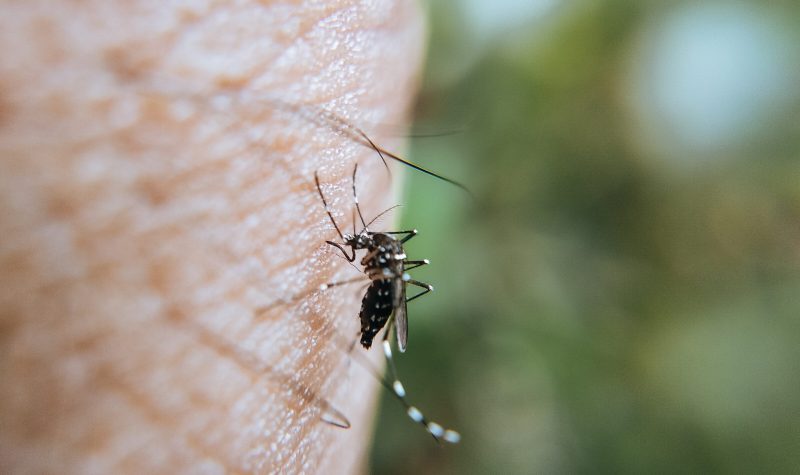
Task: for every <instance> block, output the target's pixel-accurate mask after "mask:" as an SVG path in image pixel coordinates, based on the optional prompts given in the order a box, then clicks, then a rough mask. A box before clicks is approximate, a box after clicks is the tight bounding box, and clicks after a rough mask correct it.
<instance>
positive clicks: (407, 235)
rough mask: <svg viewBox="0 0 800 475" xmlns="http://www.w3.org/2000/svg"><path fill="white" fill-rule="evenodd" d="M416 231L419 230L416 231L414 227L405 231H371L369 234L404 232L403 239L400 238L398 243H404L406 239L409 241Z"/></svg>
mask: <svg viewBox="0 0 800 475" xmlns="http://www.w3.org/2000/svg"><path fill="white" fill-rule="evenodd" d="M417 233H419V231H417V230H416V229H409V230H407V231H384V232H382V233H374V232H371V233H369V234H406V236H405V237H404V238H403V239H401V240H400V243H401V244H404V243H406V242H407V241H409V240H410V239H411V238H413V237H414V236H416V235H417Z"/></svg>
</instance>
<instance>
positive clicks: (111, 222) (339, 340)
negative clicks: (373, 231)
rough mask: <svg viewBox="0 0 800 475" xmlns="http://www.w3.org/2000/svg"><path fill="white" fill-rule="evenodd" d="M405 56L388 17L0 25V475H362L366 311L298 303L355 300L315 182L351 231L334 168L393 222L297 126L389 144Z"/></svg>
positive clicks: (138, 14)
mask: <svg viewBox="0 0 800 475" xmlns="http://www.w3.org/2000/svg"><path fill="white" fill-rule="evenodd" d="M367 3H369V5H367ZM422 37H423V32H422V29H421V21H420V12H419V11H418V10H417V5H416V4H414V3H409V2H401V1H397V2H395V1H391V0H385V1H380V0H379V1H377V2H363V4H362V2H359V1H356V0H352V1H345V0H342V1H338V2H337V1H331V2H311V1H309V2H287V3H279V2H270V1H262V2H255V1H254V2H248V1H243V2H238V3H236V4H235V5H234V3H233V2H201V1H197V2H192V1H183V2H177V1H176V2H155V1H153V2H148V1H144V0H142V1H134V2H108V1H100V0H97V1H85V2H67V1H53V0H46V1H45V0H41V1H30V0H24V1H23V0H19V1H6V2H3V3H2V5H0V50H2V51H3V52H4V53H3V57H2V58H1V59H0V152H1V153H0V160H2V172H1V173H0V236H2V240H0V353H1V354H0V375H1V377H2V381H3V383H2V385H0V472H2V473H222V472H254V473H265V472H283V473H301V472H304V473H354V472H358V471H363V470H364V467H365V466H364V464H365V453H366V449H367V447H368V440H369V438H370V432H371V429H372V428H371V424H372V423H371V419H372V414H373V412H374V403H375V395H376V393H377V391H378V389H379V386H378V385H377V384H376V382H375V381H374V379H372V376H371V375H370V374H369V372H368V371H366V370H364V368H363V367H361V365H359V364H352V362H353V361H357V360H358V358H348V357H347V354H346V353H347V350H348V345H349V344H350V343H352V341H354V340H355V338H356V333H357V330H358V321H357V314H358V308H359V301H360V297H361V295H360V293H359V291H360V290H361V286H360V285H355V286H345V287H339V288H336V289H331V290H329V291H327V292H314V291H313V289H316V288H318V286H319V285H320V284H322V283H325V282H329V281H332V280H337V279H342V278H351V277H353V276H355V275H357V273H356V270H354V269H353V268H352V267H351V266H349V265H348V264H347V263H346V262H345V261H344V260H343V259H341V258H340V257H337V253H336V252H334V250H333V249H332V248H330V247H329V246H327V245H325V244H324V241H325V240H326V239H334V238H336V237H337V236H336V233H335V231H334V229H333V228H332V226H331V225H330V222H329V221H328V218H327V216H326V215H325V214H324V211H323V208H322V204H321V202H320V200H319V197H318V195H317V194H316V190H315V188H314V185H313V183H314V181H313V174H314V171H318V172H319V176H320V181H321V182H322V184H323V187H324V190H325V193H326V196H328V198H329V200H330V202H331V207H332V208H333V210H334V212H335V214H336V217H337V220H338V221H339V223H340V225H341V226H342V227H343V228H345V229H348V230H349V229H351V227H352V215H351V209H352V197H351V188H350V186H351V181H350V180H351V179H350V174H351V173H352V169H353V164H354V163H356V162H358V163H359V164H360V166H359V181H358V193H359V198H360V201H361V203H362V206H363V208H364V212H365V215H367V216H368V217H371V216H374V215H376V214H377V213H379V212H380V211H382V210H383V209H385V208H387V207H388V206H390V205H392V204H394V198H393V196H392V194H391V193H389V192H387V191H388V190H390V177H389V175H388V174H387V173H386V170H385V169H384V168H383V165H382V164H381V163H380V161H379V159H378V158H376V156H375V154H374V152H371V151H370V150H368V149H367V148H366V147H364V146H362V145H360V144H357V143H355V142H354V141H353V140H350V139H348V137H346V136H345V135H343V134H341V133H336V131H335V130H333V129H334V128H332V127H329V126H326V125H325V124H324V123H322V124H321V123H320V121H316V123H315V120H314V119H313V117H314V112H313V111H314V110H315V109H314V108H313V107H311V108H308V107H296V105H297V104H311V105H314V106H324V107H325V108H326V109H328V110H332V111H336V113H337V114H339V115H341V116H343V117H346V118H347V119H348V121H350V122H352V123H355V124H358V125H360V126H362V127H363V128H365V129H366V130H367V131H368V132H370V130H369V126H368V125H369V124H401V123H403V119H404V115H405V113H406V111H407V108H408V106H409V102H410V98H411V96H412V94H413V92H414V89H415V86H416V77H417V75H418V69H419V68H418V67H419V64H420V62H421V51H422ZM388 58H391V59H388ZM279 101H280V102H279ZM287 104H293V105H294V106H287ZM370 135H371V136H372V138H373V139H375V140H376V141H378V142H379V143H381V144H382V145H384V146H385V147H387V148H389V149H397V146H398V143H396V141H393V140H392V139H391V138H390V137H381V136H380V134H372V133H370ZM394 176H395V177H397V173H395V175H394ZM392 217H393V215H392V214H391V213H390V214H389V215H388V216H387V217H386V218H385V219H384V220H383V223H382V227H386V228H388V227H391V220H392ZM379 226H381V225H379ZM282 299H283V300H289V301H288V302H285V303H283V304H281V303H280V301H281V300H282ZM276 302H278V303H277V304H276ZM264 306H267V307H268V309H267V310H265V311H258V310H257V309H259V308H260V307H264ZM353 351H361V350H360V349H358V348H356V349H355V350H353ZM369 358H370V359H371V360H373V361H375V362H378V361H380V355H379V350H375V351H373V352H371V354H370V356H369ZM328 404H330V405H332V407H335V409H337V410H339V411H341V413H343V414H344V415H346V416H347V418H348V419H349V421H350V422H351V423H352V428H351V429H349V430H343V429H338V428H335V427H333V426H331V425H329V424H325V423H323V422H321V418H325V417H328V418H330V417H331V414H334V415H335V412H333V409H331V408H330V407H328Z"/></svg>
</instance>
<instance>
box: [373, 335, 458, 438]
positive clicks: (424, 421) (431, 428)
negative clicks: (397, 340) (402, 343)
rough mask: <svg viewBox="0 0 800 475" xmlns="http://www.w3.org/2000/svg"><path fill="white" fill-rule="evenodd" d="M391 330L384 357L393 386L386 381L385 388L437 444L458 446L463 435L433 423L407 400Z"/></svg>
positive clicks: (384, 341)
mask: <svg viewBox="0 0 800 475" xmlns="http://www.w3.org/2000/svg"><path fill="white" fill-rule="evenodd" d="M389 333H390V332H389V329H388V328H387V331H386V333H385V334H384V336H383V355H384V356H385V357H386V361H387V366H388V367H389V372H390V376H391V379H392V383H391V385H390V384H389V383H387V382H386V381H385V380H382V381H381V382H382V383H383V385H384V386H386V387H387V389H389V390H391V391H392V394H393V395H394V397H395V398H397V400H398V401H400V404H402V405H403V407H405V409H406V414H407V415H408V417H409V418H411V420H412V421H414V422H415V423H417V424H419V425H421V426H422V427H424V428H425V430H427V431H428V432H429V433H430V434H431V435H432V436H433V438H434V439H435V440H436V441H437V442H441V441H445V442H449V443H451V444H456V443H458V441H460V440H461V435H460V434H459V433H458V432H456V431H454V430H451V429H445V428H444V427H442V426H441V425H440V424H437V423H436V422H433V421H431V420H429V419H428V418H426V417H425V416H424V415H423V414H422V412H420V410H419V409H417V408H416V407H415V406H412V405H411V403H410V402H408V399H407V398H406V390H405V388H404V387H403V383H401V382H400V380H399V379H398V378H397V370H396V368H395V365H394V358H393V357H392V345H391V344H390V343H389V341H390V340H389V339H388V337H387V336H388V335H389Z"/></svg>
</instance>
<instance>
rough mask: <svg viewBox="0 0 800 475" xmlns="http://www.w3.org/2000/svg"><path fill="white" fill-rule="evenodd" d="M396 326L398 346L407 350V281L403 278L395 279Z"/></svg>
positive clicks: (402, 349)
mask: <svg viewBox="0 0 800 475" xmlns="http://www.w3.org/2000/svg"><path fill="white" fill-rule="evenodd" d="M394 298H395V302H394V326H395V334H396V336H397V348H398V349H399V350H400V351H401V352H405V351H406V345H407V344H408V304H407V303H406V283H405V281H403V279H395V280H394Z"/></svg>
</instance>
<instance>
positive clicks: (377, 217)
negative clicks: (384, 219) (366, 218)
mask: <svg viewBox="0 0 800 475" xmlns="http://www.w3.org/2000/svg"><path fill="white" fill-rule="evenodd" d="M401 206H403V205H394V206H392V207H391V208H387V209H385V210H383V211H381V212H380V214H378V216H375V217H374V218H372V221H370V222H368V223H367V226H365V229H366V227H368V226H370V225H372V223H374V222H375V221H377V220H378V219H380V217H381V216H383V215H384V214H386V213H388V212H389V211H391V210H393V209H395V208H399V207H401Z"/></svg>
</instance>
